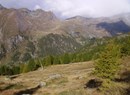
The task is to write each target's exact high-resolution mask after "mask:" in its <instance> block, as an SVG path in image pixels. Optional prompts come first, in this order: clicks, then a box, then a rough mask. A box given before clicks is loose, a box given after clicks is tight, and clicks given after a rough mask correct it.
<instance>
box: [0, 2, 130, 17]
mask: <svg viewBox="0 0 130 95" xmlns="http://www.w3.org/2000/svg"><path fill="white" fill-rule="evenodd" d="M0 3H1V4H3V5H4V6H6V7H14V8H21V7H26V8H29V9H39V8H42V9H45V10H51V11H53V12H54V13H55V14H56V15H58V16H60V17H63V18H66V17H72V16H76V15H81V16H85V17H102V16H105V17H106V16H112V15H116V14H120V13H126V12H130V0H0Z"/></svg>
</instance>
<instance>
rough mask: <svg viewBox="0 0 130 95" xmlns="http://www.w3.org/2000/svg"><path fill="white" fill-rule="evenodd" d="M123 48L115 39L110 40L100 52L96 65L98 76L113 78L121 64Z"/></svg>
mask: <svg viewBox="0 0 130 95" xmlns="http://www.w3.org/2000/svg"><path fill="white" fill-rule="evenodd" d="M120 56H121V48H120V46H119V45H117V44H116V43H115V42H114V41H110V42H109V43H108V44H107V45H106V47H105V49H104V51H103V52H102V53H101V54H100V56H99V59H98V61H97V63H96V66H95V72H94V73H95V74H96V75H97V76H98V77H101V78H105V79H110V80H113V79H114V78H115V75H116V74H117V71H118V70H119V66H120V62H119V59H120Z"/></svg>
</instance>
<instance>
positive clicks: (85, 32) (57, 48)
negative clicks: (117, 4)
mask: <svg viewBox="0 0 130 95" xmlns="http://www.w3.org/2000/svg"><path fill="white" fill-rule="evenodd" d="M0 6H1V7H0V61H1V63H17V62H26V61H28V60H29V59H32V58H37V57H45V56H48V55H60V54H64V53H68V52H69V53H73V52H76V51H77V50H79V49H80V48H81V47H82V46H84V45H85V44H86V43H88V41H89V40H90V39H93V38H103V37H113V36H117V35H121V34H125V33H128V32H130V22H129V18H130V14H129V13H127V14H121V15H116V16H113V17H109V18H85V17H81V16H76V17H72V18H68V19H66V20H61V19H59V18H58V17H56V16H55V14H54V13H53V12H50V11H44V10H41V9H38V10H29V9H27V8H20V9H14V8H5V7H3V6H2V5H0ZM53 47H54V48H53Z"/></svg>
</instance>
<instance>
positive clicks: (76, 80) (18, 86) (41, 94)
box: [0, 57, 130, 95]
mask: <svg viewBox="0 0 130 95" xmlns="http://www.w3.org/2000/svg"><path fill="white" fill-rule="evenodd" d="M93 63H94V62H92V61H89V62H80V63H73V64H64V65H52V66H49V67H46V68H44V69H43V70H42V68H40V69H38V70H37V71H33V72H29V73H25V74H20V75H18V76H17V77H16V78H14V79H12V80H10V79H9V78H7V77H5V76H1V77H0V95H14V93H16V92H19V91H23V90H27V89H32V88H35V87H37V86H38V85H39V83H41V82H45V83H46V86H44V87H42V88H40V89H37V90H36V91H35V92H34V93H33V94H32V95H103V94H101V93H99V92H97V91H96V89H84V87H85V84H86V83H87V82H88V81H89V80H90V79H92V78H93V76H91V75H90V73H91V72H92V70H93V67H94V66H93ZM122 64H123V65H122V68H123V71H121V72H120V73H122V72H130V57H126V58H124V59H123V61H122ZM54 74H59V75H61V76H62V77H59V78H56V79H55V78H54V79H50V78H49V77H50V76H53V75H54ZM123 77H124V78H127V82H126V81H125V80H124V81H122V82H115V83H114V84H115V85H114V86H113V87H111V88H110V89H109V92H110V93H108V94H107V95H129V92H130V90H129V88H128V87H129V86H128V85H129V83H130V77H129V74H128V75H126V76H124V75H123V76H122V78H123ZM124 89H125V91H126V93H127V94H120V92H118V90H119V91H120V90H123V91H124ZM104 95H106V94H104Z"/></svg>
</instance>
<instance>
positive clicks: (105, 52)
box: [0, 36, 130, 79]
mask: <svg viewBox="0 0 130 95" xmlns="http://www.w3.org/2000/svg"><path fill="white" fill-rule="evenodd" d="M55 38H56V37H55ZM111 40H113V41H112V42H110V41H111ZM41 44H42V43H41ZM129 44H130V36H123V37H122V36H119V37H114V38H102V39H91V40H89V41H88V43H87V44H86V45H85V46H84V47H83V48H81V49H80V50H79V51H77V52H76V53H65V54H62V55H53V54H52V55H49V56H45V57H41V58H35V59H33V58H32V57H31V55H30V53H25V54H24V56H23V58H22V60H23V61H24V62H20V63H17V64H15V63H14V64H5V65H1V66H0V74H1V75H12V74H19V73H25V72H29V71H33V70H36V69H38V68H39V67H42V68H44V67H45V66H49V65H55V64H69V63H73V62H84V61H90V60H96V59H99V60H98V62H97V66H96V73H97V75H98V76H100V77H103V78H109V79H113V78H114V76H115V74H116V72H117V71H118V65H119V64H118V63H119V61H118V59H119V57H120V55H121V56H127V55H130V45H129ZM32 45H33V44H32V43H31V42H30V43H29V47H30V46H32ZM33 46H34V45H33ZM41 48H43V47H41ZM57 49H58V48H57ZM30 50H35V48H32V49H29V48H28V51H30ZM15 53H16V54H17V55H16V54H14V56H13V57H12V59H14V60H15V61H17V59H18V58H19V55H20V53H19V52H15ZM41 53H42V51H41ZM29 59H30V60H29ZM27 60H29V61H27ZM26 61H27V62H26ZM104 62H105V63H108V64H106V65H104V64H103V63H104ZM102 66H105V68H104V69H102V71H98V69H100V68H102ZM108 69H110V71H108ZM108 73H109V74H108Z"/></svg>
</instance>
